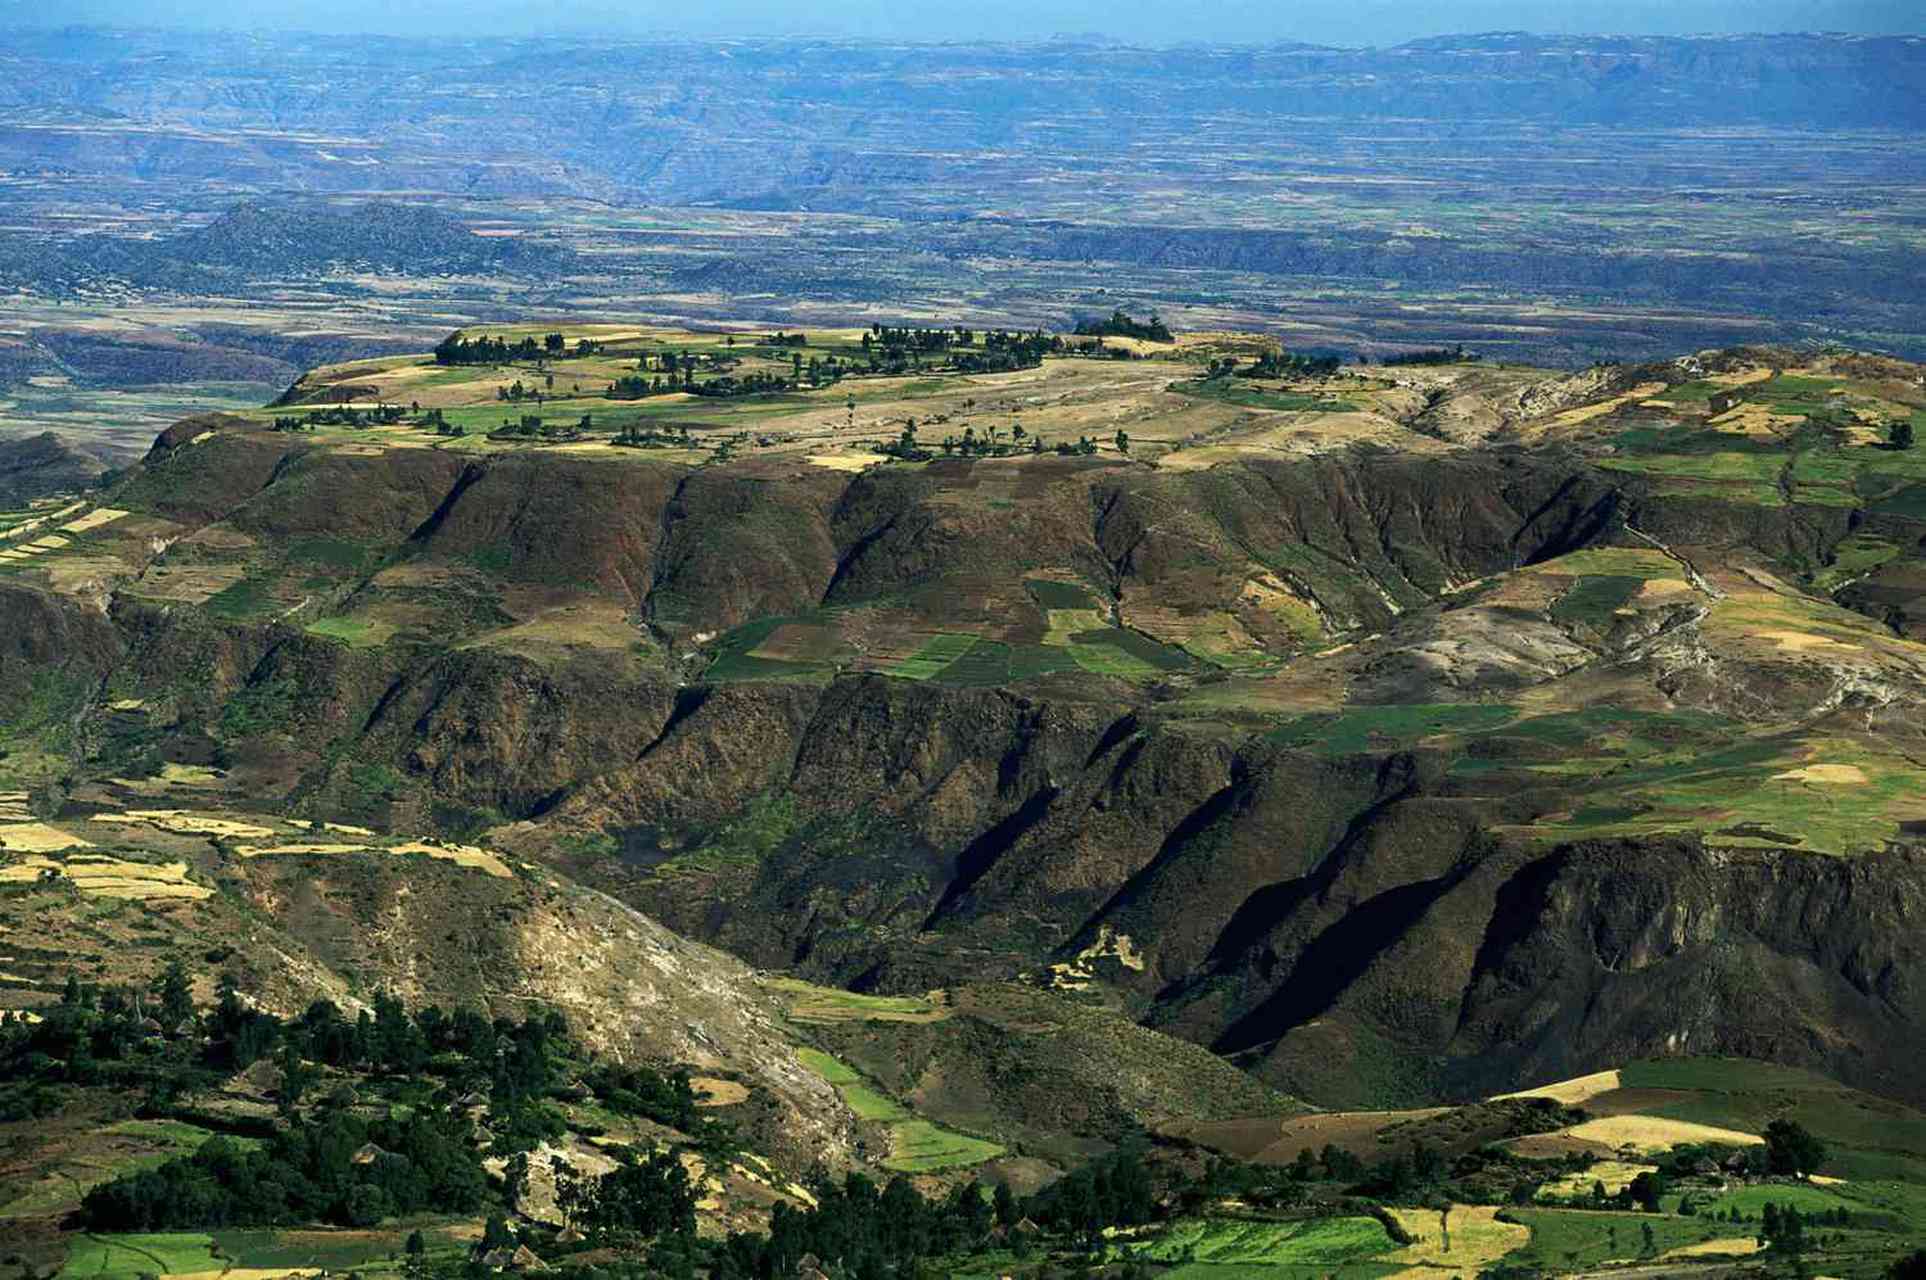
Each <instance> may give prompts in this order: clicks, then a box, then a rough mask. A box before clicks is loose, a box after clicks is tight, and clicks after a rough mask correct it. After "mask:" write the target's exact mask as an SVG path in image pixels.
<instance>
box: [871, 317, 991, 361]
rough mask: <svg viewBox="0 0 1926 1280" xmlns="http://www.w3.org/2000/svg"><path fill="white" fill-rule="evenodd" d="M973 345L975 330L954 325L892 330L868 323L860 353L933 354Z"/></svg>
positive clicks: (891, 328) (882, 325) (883, 325)
mask: <svg viewBox="0 0 1926 1280" xmlns="http://www.w3.org/2000/svg"><path fill="white" fill-rule="evenodd" d="M975 345H976V331H975V330H973V329H965V328H964V327H963V326H961V325H954V326H951V327H950V328H947V329H940V328H939V329H915V328H910V327H908V326H904V327H902V328H895V327H892V326H890V325H886V324H872V325H871V326H870V327H869V332H868V333H865V334H864V335H863V350H864V351H865V352H872V351H874V350H875V349H877V348H881V349H882V350H883V352H885V353H886V354H887V353H890V352H903V351H916V352H923V353H928V352H933V351H948V350H949V349H950V348H951V347H973V346H975Z"/></svg>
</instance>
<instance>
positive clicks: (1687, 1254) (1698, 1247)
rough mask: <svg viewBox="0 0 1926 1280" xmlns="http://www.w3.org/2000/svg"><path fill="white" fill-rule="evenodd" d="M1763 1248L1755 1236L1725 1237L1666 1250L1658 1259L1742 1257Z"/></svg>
mask: <svg viewBox="0 0 1926 1280" xmlns="http://www.w3.org/2000/svg"><path fill="white" fill-rule="evenodd" d="M1763 1248H1765V1246H1764V1245H1762V1244H1760V1243H1759V1239H1758V1237H1757V1236H1727V1237H1725V1238H1723V1239H1719V1240H1701V1241H1700V1242H1699V1243H1697V1244H1687V1245H1680V1246H1679V1247H1678V1248H1676V1249H1667V1250H1666V1251H1665V1252H1664V1253H1661V1254H1660V1255H1659V1259H1660V1260H1661V1261H1663V1260H1664V1259H1666V1258H1704V1257H1707V1256H1720V1257H1744V1256H1746V1255H1749V1254H1754V1253H1757V1252H1759V1250H1761V1249H1763Z"/></svg>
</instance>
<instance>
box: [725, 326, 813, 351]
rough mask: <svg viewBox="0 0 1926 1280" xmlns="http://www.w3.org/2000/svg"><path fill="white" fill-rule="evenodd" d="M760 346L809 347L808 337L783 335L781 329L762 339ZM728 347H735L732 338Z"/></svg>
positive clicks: (795, 334)
mask: <svg viewBox="0 0 1926 1280" xmlns="http://www.w3.org/2000/svg"><path fill="white" fill-rule="evenodd" d="M762 344H763V345H764V346H766V347H806V346H808V345H809V335H808V334H806V333H784V332H783V331H782V330H781V329H778V330H776V331H775V332H774V333H772V334H770V335H769V336H768V337H766V338H764V339H763V340H762ZM729 345H730V346H734V345H735V340H734V339H733V338H732V339H730V340H729Z"/></svg>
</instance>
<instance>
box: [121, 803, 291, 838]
mask: <svg viewBox="0 0 1926 1280" xmlns="http://www.w3.org/2000/svg"><path fill="white" fill-rule="evenodd" d="M94 821H95V822H106V823H112V824H114V825H117V826H127V827H134V826H149V827H158V828H160V829H161V830H162V831H172V832H174V833H175V834H176V835H187V836H234V837H236V838H237V839H253V840H258V839H260V838H261V837H262V836H271V835H274V834H276V833H275V831H274V829H273V828H271V827H263V826H259V825H256V824H254V823H251V822H235V821H234V820H233V819H231V818H217V817H215V816H213V815H212V814H207V813H194V812H192V811H191V810H187V809H129V810H128V811H127V812H125V813H104V814H101V815H99V816H98V817H96V818H95V819H94Z"/></svg>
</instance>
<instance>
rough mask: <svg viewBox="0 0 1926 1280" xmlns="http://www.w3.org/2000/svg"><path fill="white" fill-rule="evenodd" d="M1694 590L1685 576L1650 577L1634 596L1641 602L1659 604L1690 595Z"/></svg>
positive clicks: (1634, 598)
mask: <svg viewBox="0 0 1926 1280" xmlns="http://www.w3.org/2000/svg"><path fill="white" fill-rule="evenodd" d="M1694 590H1695V588H1694V587H1693V586H1692V584H1691V583H1689V582H1687V581H1686V580H1685V579H1684V578H1649V579H1647V580H1646V581H1645V583H1644V584H1643V585H1642V586H1640V587H1639V589H1638V594H1637V595H1636V596H1634V597H1632V598H1633V600H1635V601H1636V602H1637V603H1639V604H1659V603H1662V602H1664V601H1668V600H1676V599H1679V598H1680V597H1682V596H1689V595H1691V594H1692V593H1693V591H1694Z"/></svg>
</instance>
